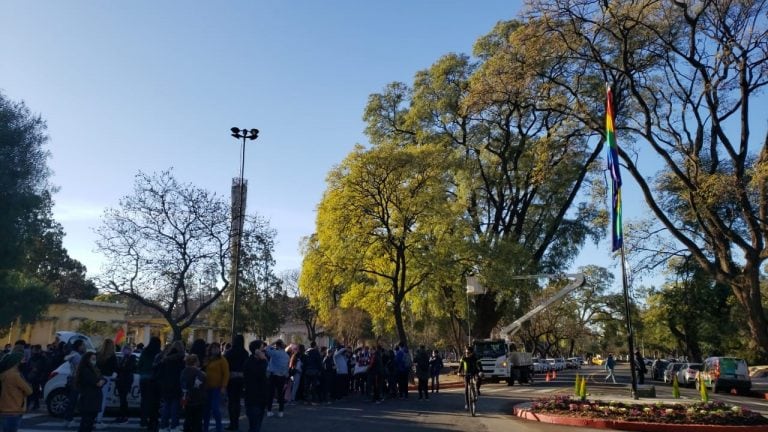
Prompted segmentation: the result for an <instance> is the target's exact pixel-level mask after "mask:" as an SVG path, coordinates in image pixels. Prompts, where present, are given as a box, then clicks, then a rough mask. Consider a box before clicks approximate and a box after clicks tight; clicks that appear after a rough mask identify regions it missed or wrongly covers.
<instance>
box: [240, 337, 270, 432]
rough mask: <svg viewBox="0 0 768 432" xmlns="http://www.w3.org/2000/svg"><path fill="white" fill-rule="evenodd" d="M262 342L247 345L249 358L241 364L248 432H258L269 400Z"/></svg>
mask: <svg viewBox="0 0 768 432" xmlns="http://www.w3.org/2000/svg"><path fill="white" fill-rule="evenodd" d="M264 348H265V345H264V342H262V341H261V340H258V339H257V340H255V341H253V342H251V343H250V344H249V345H248V350H249V351H250V352H251V355H250V357H248V359H247V360H246V361H245V364H243V384H244V385H245V394H244V396H245V414H246V415H247V416H248V432H259V431H260V430H261V424H262V423H263V422H264V412H265V411H266V409H267V401H268V399H269V398H270V395H269V385H268V384H267V355H266V354H265V353H264Z"/></svg>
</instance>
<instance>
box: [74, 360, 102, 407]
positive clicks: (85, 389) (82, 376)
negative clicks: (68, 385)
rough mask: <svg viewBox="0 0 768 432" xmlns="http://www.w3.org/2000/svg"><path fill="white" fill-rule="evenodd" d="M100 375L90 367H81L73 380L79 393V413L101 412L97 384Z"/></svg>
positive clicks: (99, 388) (99, 392)
mask: <svg viewBox="0 0 768 432" xmlns="http://www.w3.org/2000/svg"><path fill="white" fill-rule="evenodd" d="M100 379H101V375H99V373H98V372H96V369H94V368H92V367H91V366H90V365H81V366H80V367H79V368H78V374H77V377H76V379H75V384H76V386H77V390H78V391H79V392H80V399H79V404H80V412H83V413H95V412H96V413H97V412H99V411H101V398H102V395H101V387H99V386H98V385H97V384H98V382H99V380H100Z"/></svg>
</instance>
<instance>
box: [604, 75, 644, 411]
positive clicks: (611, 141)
mask: <svg viewBox="0 0 768 432" xmlns="http://www.w3.org/2000/svg"><path fill="white" fill-rule="evenodd" d="M605 90H606V101H605V102H606V103H605V137H606V141H607V142H608V169H609V171H610V172H611V189H612V192H613V199H612V207H611V208H612V212H611V220H612V222H613V223H612V227H611V230H612V237H613V248H612V249H613V252H616V250H618V249H620V250H621V251H620V254H621V282H622V286H623V288H624V315H625V324H626V326H627V342H628V345H629V370H630V373H631V375H632V398H633V399H637V398H638V396H637V374H636V371H635V369H636V368H635V342H634V335H633V333H632V316H631V313H632V309H631V307H630V299H629V280H628V278H627V260H626V257H625V253H624V221H623V218H622V213H623V211H622V206H621V167H620V164H619V146H618V144H617V143H616V130H615V127H614V124H613V123H614V112H613V92H612V91H611V86H610V84H608V83H606V86H605Z"/></svg>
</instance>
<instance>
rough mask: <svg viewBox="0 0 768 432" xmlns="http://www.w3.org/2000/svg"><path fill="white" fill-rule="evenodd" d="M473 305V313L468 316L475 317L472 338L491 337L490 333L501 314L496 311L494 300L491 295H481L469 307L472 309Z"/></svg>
mask: <svg viewBox="0 0 768 432" xmlns="http://www.w3.org/2000/svg"><path fill="white" fill-rule="evenodd" d="M473 303H474V308H475V313H474V314H471V313H470V314H468V315H469V316H472V315H475V320H474V321H473V322H472V337H473V338H478V339H485V338H489V337H491V331H493V329H494V327H496V325H497V324H498V323H499V319H501V313H500V312H499V311H497V310H496V306H497V304H496V299H495V298H494V296H493V294H483V295H479V296H475V301H474V302H472V301H470V304H469V307H470V308H472V307H473Z"/></svg>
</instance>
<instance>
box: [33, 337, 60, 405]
mask: <svg viewBox="0 0 768 432" xmlns="http://www.w3.org/2000/svg"><path fill="white" fill-rule="evenodd" d="M57 366H58V365H57ZM48 369H49V363H48V359H47V358H46V357H45V354H43V347H42V346H40V345H33V346H32V354H31V355H30V357H29V360H28V361H27V371H26V379H27V382H28V383H29V385H30V386H32V395H31V396H30V397H29V401H28V402H27V407H28V408H29V409H30V410H32V411H34V410H37V409H39V408H40V396H41V394H42V392H41V389H42V388H43V385H44V384H45V380H46V379H47V378H48Z"/></svg>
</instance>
